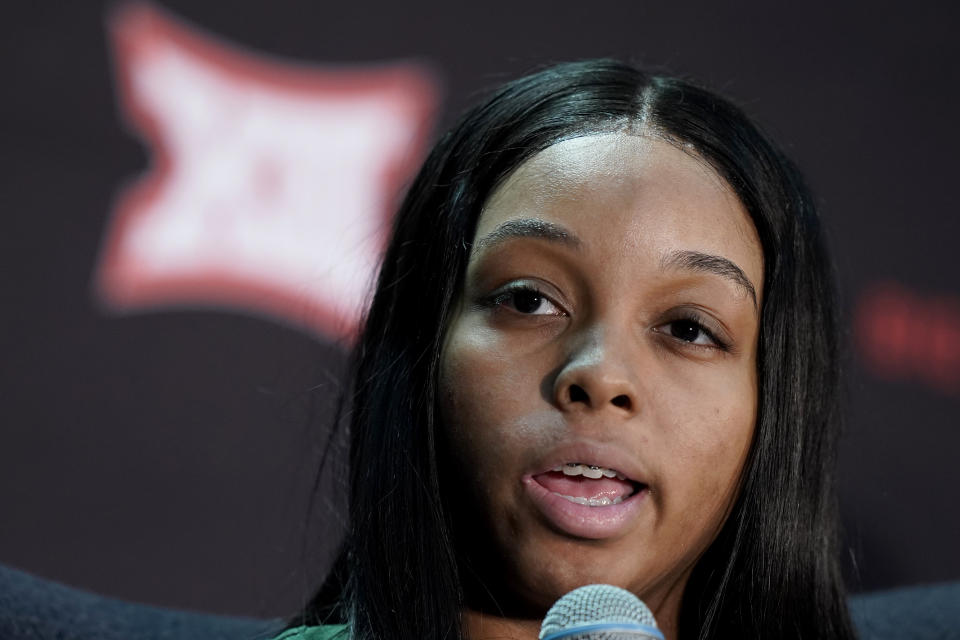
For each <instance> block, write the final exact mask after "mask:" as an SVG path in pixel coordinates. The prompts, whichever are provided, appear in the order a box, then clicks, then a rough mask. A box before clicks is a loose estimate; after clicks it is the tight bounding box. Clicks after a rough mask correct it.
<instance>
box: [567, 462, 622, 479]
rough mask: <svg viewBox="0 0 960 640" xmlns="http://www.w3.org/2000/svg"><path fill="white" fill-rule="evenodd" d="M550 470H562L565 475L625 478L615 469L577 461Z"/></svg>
mask: <svg viewBox="0 0 960 640" xmlns="http://www.w3.org/2000/svg"><path fill="white" fill-rule="evenodd" d="M552 471H562V472H563V475H565V476H586V477H587V478H593V479H597V478H613V477H616V478H617V479H619V480H626V479H627V477H626V476H625V475H623V474H622V473H620V472H619V471H617V470H616V469H608V468H606V467H598V466H596V465H593V464H581V463H579V462H568V463H567V464H565V465H563V466H560V467H554V468H553V469H552Z"/></svg>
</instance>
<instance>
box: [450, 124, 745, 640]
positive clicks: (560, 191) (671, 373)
mask: <svg viewBox="0 0 960 640" xmlns="http://www.w3.org/2000/svg"><path fill="white" fill-rule="evenodd" d="M762 276H763V256H762V251H761V248H760V243H759V240H758V238H757V234H756V231H755V229H754V227H753V224H752V223H751V221H750V219H749V217H748V215H747V213H746V211H745V210H744V208H743V206H742V205H741V203H740V202H739V200H738V199H737V197H736V196H735V194H734V193H733V192H732V191H731V189H730V188H729V187H728V186H727V185H726V184H725V183H724V182H723V181H722V180H721V179H720V178H719V177H718V176H717V174H716V173H715V172H714V171H713V170H712V169H710V168H709V167H707V166H706V165H705V164H704V163H703V162H702V161H700V160H698V159H697V158H695V157H693V156H691V155H690V154H688V153H685V152H684V151H681V150H679V149H677V148H676V147H674V146H672V145H671V144H669V143H667V142H664V141H662V140H659V139H656V138H651V137H645V136H631V135H626V134H605V135H595V136H588V137H581V138H576V139H571V140H567V141H564V142H560V143H558V144H556V145H554V146H552V147H550V148H548V149H546V150H545V151H543V152H541V153H540V154H538V155H537V156H535V157H534V158H532V159H531V160H529V161H527V162H526V163H525V164H523V165H522V166H521V167H520V168H519V169H518V170H517V171H516V172H515V173H513V174H512V175H511V176H510V178H509V179H508V180H506V182H505V183H504V184H503V185H502V186H501V187H500V188H499V189H498V190H497V191H496V192H495V193H494V194H493V195H492V196H491V198H490V199H489V201H488V202H487V203H486V206H485V208H484V210H483V212H482V214H481V216H480V219H479V222H478V226H477V231H476V237H475V242H474V244H473V248H472V251H471V255H470V260H469V266H468V269H467V276H466V282H465V289H464V295H463V298H462V300H461V302H460V305H459V308H458V311H457V313H456V315H455V317H454V319H453V321H452V324H451V326H450V329H449V332H448V338H447V342H446V344H445V347H444V352H443V358H442V369H441V412H442V418H443V424H444V429H445V432H444V437H445V439H446V443H447V445H446V446H448V447H449V450H450V451H449V454H450V457H449V460H450V461H452V462H453V465H451V467H452V468H455V469H457V470H458V471H457V474H458V475H459V477H458V478H457V480H455V482H458V484H457V485H456V488H455V489H454V492H455V495H457V496H458V499H460V500H462V502H461V503H460V506H461V507H462V506H463V505H470V507H469V508H468V509H467V510H463V509H460V511H470V510H471V509H472V510H473V511H474V512H475V513H478V514H482V515H481V516H480V517H479V528H478V529H476V530H475V534H473V535H469V536H468V538H469V539H467V540H466V541H464V540H462V539H461V540H460V541H459V543H460V545H461V552H462V553H466V554H467V555H468V556H469V557H471V558H484V559H494V560H492V561H490V562H487V561H486V560H484V561H483V562H482V563H478V564H483V566H482V567H474V569H473V570H475V571H478V572H479V573H480V574H481V579H482V580H488V581H489V580H495V581H496V583H495V584H487V587H489V588H491V589H492V590H493V591H494V592H499V593H503V594H505V595H509V597H510V599H511V600H514V601H518V602H521V603H523V607H524V608H525V609H526V610H527V611H530V612H536V611H540V612H542V610H543V609H545V608H547V607H549V606H550V605H551V604H552V603H553V602H554V601H555V600H556V599H557V598H558V597H560V596H562V595H563V594H564V593H566V592H567V591H569V590H571V589H573V588H575V587H577V586H580V585H583V584H589V583H609V584H615V585H619V586H622V587H625V588H627V589H629V590H630V591H633V592H634V593H636V594H638V595H639V596H640V597H641V598H642V599H644V600H645V601H646V602H647V604H648V605H649V606H650V607H651V608H652V609H653V611H654V614H655V615H656V614H659V615H660V616H664V615H666V616H667V617H668V618H671V619H672V618H675V616H676V606H677V604H678V602H679V597H680V595H681V593H682V590H683V586H684V584H685V583H686V580H687V577H688V576H689V574H690V571H691V569H692V567H693V565H694V564H695V563H696V561H697V559H698V558H699V556H700V555H701V554H702V553H703V552H704V551H705V550H706V548H707V547H708V545H709V544H710V543H711V541H712V540H713V539H714V537H715V536H716V534H717V532H718V531H719V529H720V527H721V525H722V524H723V522H724V519H725V518H726V516H727V514H728V511H729V510H730V507H731V504H732V502H733V500H734V498H735V497H736V494H737V490H738V481H739V478H740V475H741V471H742V469H743V466H744V461H745V459H746V456H747V452H748V450H749V448H750V443H751V439H752V436H753V430H754V422H755V417H756V404H757V383H756V347H757V332H758V318H759V313H758V309H759V305H760V297H761V294H762V285H763V282H762ZM463 546H466V549H465V550H464V549H463V548H462V547H463ZM491 567H495V568H491ZM663 622H665V621H664V620H661V623H663Z"/></svg>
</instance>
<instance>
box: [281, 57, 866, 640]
mask: <svg viewBox="0 0 960 640" xmlns="http://www.w3.org/2000/svg"><path fill="white" fill-rule="evenodd" d="M834 309H835V306H834V301H833V298H832V286H831V278H830V268H829V265H828V262H827V259H826V256H825V253H824V248H823V244H822V240H821V235H820V230H819V225H818V221H817V216H816V212H815V210H814V206H813V204H812V201H811V199H810V196H809V195H808V193H807V191H806V188H805V187H804V185H803V183H802V180H801V178H800V176H799V174H798V173H797V172H796V170H795V169H794V168H793V166H792V164H791V163H790V162H789V161H788V160H787V159H785V158H784V157H783V156H782V155H781V154H780V152H779V151H777V150H776V148H774V147H773V146H772V145H771V144H770V143H769V142H768V141H767V140H766V139H765V138H764V137H763V135H762V134H761V133H760V132H759V131H758V130H757V129H756V128H755V127H754V126H753V125H752V124H751V123H750V122H749V121H748V120H747V119H746V118H745V116H744V115H743V114H742V113H741V112H740V111H739V110H737V109H736V108H735V107H733V106H731V105H730V104H728V103H727V102H725V101H724V100H722V99H720V98H718V97H717V96H715V95H713V94H711V93H708V92H706V91H704V90H701V89H699V88H696V87H694V86H691V85H689V84H687V83H684V82H682V81H679V80H676V79H671V78H665V77H656V76H649V75H646V74H644V73H642V72H640V71H637V70H635V69H633V68H631V67H629V66H627V65H624V64H621V63H619V62H614V61H607V60H600V61H589V62H580V63H572V64H563V65H558V66H555V67H552V68H548V69H546V70H543V71H541V72H539V73H535V74H533V75H530V76H527V77H524V78H521V79H519V80H516V81H514V82H511V83H509V84H507V85H505V86H504V87H503V88H501V89H500V90H499V91H497V92H496V93H495V94H494V95H493V96H492V97H490V98H489V99H488V100H487V101H486V102H485V103H483V104H481V105H480V106H478V107H476V108H475V109H473V110H472V111H470V112H469V113H467V114H466V116H465V117H464V118H463V119H462V121H461V122H460V123H459V124H458V125H457V126H456V127H454V129H453V130H452V131H450V132H449V133H447V134H446V135H445V136H444V137H443V138H442V139H441V140H440V141H439V143H438V144H437V145H436V147H435V148H434V150H433V152H432V153H431V155H430V156H429V158H428V159H427V161H426V163H425V164H424V166H423V168H422V170H421V171H420V174H419V175H418V177H417V179H416V181H415V182H414V184H413V186H412V188H411V189H410V192H409V194H408V195H407V198H406V200H405V202H404V203H403V205H402V207H401V209H400V211H399V213H398V215H397V217H396V222H395V228H394V234H393V240H392V242H391V244H390V247H389V249H388V251H387V253H386V256H385V258H384V263H383V267H382V271H381V274H380V278H379V282H378V286H377V291H376V295H375V297H374V300H373V304H372V306H371V308H370V311H369V315H368V317H367V320H366V326H365V329H364V332H363V335H362V339H361V340H360V342H359V344H358V346H357V349H356V354H355V378H354V381H355V382H354V384H355V392H354V398H353V412H352V417H351V453H350V463H351V498H350V523H351V525H350V532H349V535H348V538H347V541H346V543H345V547H344V550H343V552H342V553H341V555H340V558H339V561H338V562H337V566H336V569H335V571H334V572H333V574H332V575H331V577H330V578H329V579H328V581H327V583H326V584H325V585H324V587H323V588H322V589H321V590H320V592H319V593H318V595H317V596H316V598H315V599H314V601H313V602H312V603H311V605H310V606H309V607H308V609H307V611H306V612H305V614H304V615H303V616H302V617H301V618H300V619H299V620H298V624H304V625H308V626H309V625H317V624H320V623H326V624H330V623H333V622H338V621H339V622H343V623H348V624H349V631H350V633H351V634H352V637H354V638H364V639H366V638H371V639H372V638H390V639H396V638H409V639H411V640H412V639H414V638H416V639H417V640H421V639H423V638H458V637H459V638H468V639H469V640H479V639H480V638H486V637H500V638H504V637H506V638H535V637H536V634H537V629H538V627H539V620H540V618H541V617H542V616H543V614H544V613H545V611H546V609H547V608H548V607H549V606H550V604H551V603H552V602H553V601H555V600H556V599H557V598H558V597H560V596H562V595H563V594H564V593H565V592H566V591H568V590H570V589H572V588H574V587H576V586H579V585H582V584H587V583H599V582H603V583H613V584H617V585H619V586H623V587H626V588H628V589H629V590H631V591H633V592H634V593H636V594H637V595H638V596H639V597H640V598H642V599H644V600H645V601H646V603H647V604H648V605H649V606H650V608H651V609H652V610H653V613H654V615H655V616H656V618H657V621H658V623H659V625H660V627H661V628H662V629H663V630H664V632H665V634H666V636H667V638H727V637H730V638H732V637H745V638H760V637H768V638H772V637H776V638H851V637H853V634H852V631H851V628H850V624H849V621H848V616H847V611H846V604H845V598H844V591H843V587H842V582H841V578H840V573H839V569H838V565H837V560H836V515H835V504H834V493H833V484H832V465H833V458H834V452H835V444H836V435H837V434H836V422H837V418H838V416H837V411H836V405H835V399H836V392H835V390H836V388H837V380H836V366H835V365H836V363H835V362H834V359H835V353H836V350H837V344H836V338H835V324H836V322H835V310H834ZM332 630H334V628H331V627H328V628H326V630H324V629H321V628H312V629H298V630H297V631H291V632H288V633H290V634H291V636H292V637H295V636H297V635H299V634H301V633H303V634H306V637H316V638H321V637H327V636H328V635H329V634H330V632H331V631H332ZM310 634H313V635H310Z"/></svg>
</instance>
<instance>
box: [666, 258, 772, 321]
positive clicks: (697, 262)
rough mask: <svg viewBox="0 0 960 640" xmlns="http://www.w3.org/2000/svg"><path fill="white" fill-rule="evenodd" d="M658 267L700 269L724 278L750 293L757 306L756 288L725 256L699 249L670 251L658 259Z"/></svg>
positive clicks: (741, 270)
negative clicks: (703, 251)
mask: <svg viewBox="0 0 960 640" xmlns="http://www.w3.org/2000/svg"><path fill="white" fill-rule="evenodd" d="M660 268H661V269H671V268H672V269H686V270H689V271H700V272H703V273H712V274H714V275H718V276H720V277H722V278H726V279H727V280H730V281H732V282H733V283H734V284H736V285H737V286H739V287H740V288H741V289H743V290H744V291H746V292H747V293H748V294H750V297H751V298H753V306H754V308H756V307H757V290H756V289H755V288H754V286H753V283H752V282H750V279H749V278H748V277H747V274H745V273H744V272H743V269H741V268H740V267H738V266H737V265H736V264H734V263H733V262H731V261H729V260H727V259H726V258H723V257H721V256H714V255H711V254H709V253H701V252H700V251H672V252H670V253H668V254H667V255H665V256H664V257H663V258H662V259H661V260H660Z"/></svg>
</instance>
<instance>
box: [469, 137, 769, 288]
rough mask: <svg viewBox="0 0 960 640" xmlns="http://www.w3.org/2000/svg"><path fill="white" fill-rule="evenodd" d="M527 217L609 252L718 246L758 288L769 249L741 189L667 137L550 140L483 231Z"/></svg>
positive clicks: (497, 197)
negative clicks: (737, 190) (736, 189)
mask: <svg viewBox="0 0 960 640" xmlns="http://www.w3.org/2000/svg"><path fill="white" fill-rule="evenodd" d="M529 218H535V219H542V220H545V221H548V222H552V223H557V224H559V225H561V226H563V227H564V228H565V229H567V230H569V231H570V232H571V233H572V234H573V235H574V236H576V238H577V239H578V240H579V241H581V242H582V244H583V246H584V247H585V249H587V250H590V249H595V250H598V251H603V252H605V253H606V254H608V255H625V256H645V257H650V258H653V259H659V258H662V257H664V256H666V255H667V254H669V253H670V252H674V251H678V250H683V251H699V252H703V253H708V254H711V255H720V256H723V257H725V258H727V259H730V260H732V261H733V262H735V263H736V264H738V265H739V266H740V267H741V268H742V269H743V270H744V271H745V272H746V274H747V276H748V277H749V278H750V280H751V281H752V282H753V283H754V285H755V286H756V288H757V290H758V291H759V290H760V286H761V280H762V275H763V253H762V249H761V247H760V241H759V238H758V237H757V233H756V230H755V228H754V226H753V223H752V221H751V220H750V217H749V215H748V214H747V212H746V210H745V209H744V207H743V205H742V203H741V202H740V200H739V198H738V197H737V196H736V194H735V193H734V192H733V190H732V189H731V188H730V186H729V185H728V184H727V183H726V182H725V181H724V180H723V179H722V178H721V177H720V176H719V175H718V174H717V173H716V172H715V171H714V170H713V169H712V168H711V167H710V166H709V165H707V164H706V163H705V162H704V161H702V160H701V159H700V158H698V157H696V156H695V155H693V154H692V153H691V152H686V151H684V150H681V149H678V148H677V147H676V146H674V145H673V144H671V143H669V142H666V141H664V140H662V139H660V138H656V137H651V136H645V135H630V134H625V133H609V134H601V135H592V136H584V137H579V138H572V139H568V140H564V141H561V142H559V143H557V144H555V145H553V146H551V147H548V148H547V149H545V150H544V151H542V152H540V153H538V154H537V155H535V156H534V157H532V158H531V159H530V160H528V161H526V162H525V163H524V164H522V165H520V167H518V168H517V170H516V171H514V172H513V173H512V174H511V175H510V176H509V177H508V178H507V180H505V181H504V182H503V184H501V185H500V187H499V188H498V189H497V190H496V191H495V192H494V193H493V194H492V195H491V197H490V198H489V199H488V201H487V203H486V205H485V207H484V209H483V211H482V213H481V215H480V219H479V221H478V223H477V232H476V237H477V238H483V237H485V236H486V235H487V234H489V233H491V232H492V231H494V230H495V229H497V228H498V227H499V226H501V225H503V224H504V223H505V222H508V221H510V220H514V219H529Z"/></svg>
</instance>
